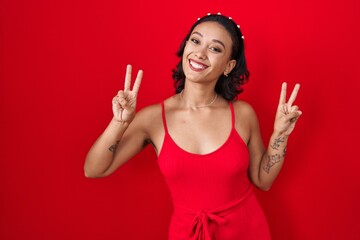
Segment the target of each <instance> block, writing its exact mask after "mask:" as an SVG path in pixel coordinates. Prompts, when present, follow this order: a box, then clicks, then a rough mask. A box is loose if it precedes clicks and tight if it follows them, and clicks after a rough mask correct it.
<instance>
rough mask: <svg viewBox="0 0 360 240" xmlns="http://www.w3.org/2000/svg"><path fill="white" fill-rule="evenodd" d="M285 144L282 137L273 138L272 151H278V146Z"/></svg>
mask: <svg viewBox="0 0 360 240" xmlns="http://www.w3.org/2000/svg"><path fill="white" fill-rule="evenodd" d="M283 142H285V139H284V138H282V137H278V138H275V140H274V142H273V144H272V145H271V148H272V149H276V150H279V147H280V144H281V143H283Z"/></svg>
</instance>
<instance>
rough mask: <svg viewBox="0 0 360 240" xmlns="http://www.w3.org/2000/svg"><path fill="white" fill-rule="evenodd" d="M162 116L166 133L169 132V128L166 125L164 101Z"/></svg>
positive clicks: (162, 103)
mask: <svg viewBox="0 0 360 240" xmlns="http://www.w3.org/2000/svg"><path fill="white" fill-rule="evenodd" d="M161 116H162V121H163V125H164V130H165V133H168V129H167V125H166V117H165V106H164V102H161Z"/></svg>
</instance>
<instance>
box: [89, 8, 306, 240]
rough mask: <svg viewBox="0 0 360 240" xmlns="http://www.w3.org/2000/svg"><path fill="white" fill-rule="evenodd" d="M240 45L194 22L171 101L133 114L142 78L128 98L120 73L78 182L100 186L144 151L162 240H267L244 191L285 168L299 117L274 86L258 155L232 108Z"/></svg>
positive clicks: (241, 64) (240, 104)
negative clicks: (159, 193) (164, 220)
mask: <svg viewBox="0 0 360 240" xmlns="http://www.w3.org/2000/svg"><path fill="white" fill-rule="evenodd" d="M243 41H244V39H243V35H242V33H241V31H240V28H239V27H238V25H236V23H235V22H234V21H233V20H232V19H231V18H228V17H225V16H223V15H220V14H209V15H207V16H204V17H203V18H200V19H199V20H198V21H197V22H196V23H195V24H194V25H193V26H192V28H191V29H190V31H189V33H188V35H187V36H186V37H185V39H184V41H183V42H182V43H181V45H180V49H179V51H178V56H179V57H180V58H181V60H180V62H179V63H178V65H177V66H176V68H175V69H174V70H173V78H174V79H175V81H176V94H175V95H174V96H172V97H170V98H168V99H166V100H164V101H163V102H161V103H159V104H155V105H152V106H148V107H146V108H143V109H142V110H141V111H139V112H138V113H136V114H135V109H136V99H137V95H138V90H139V88H140V84H141V80H142V76H143V72H142V71H141V70H140V71H139V72H138V74H137V77H136V80H135V83H134V86H133V89H131V88H130V85H131V74H132V71H131V66H130V65H128V66H127V71H126V78H125V87H124V90H121V91H119V92H118V94H117V95H116V96H115V97H114V98H113V102H112V107H113V113H114V116H113V118H112V120H111V122H110V123H109V125H108V127H107V128H106V129H105V131H104V132H103V134H102V135H101V136H100V137H99V138H98V139H97V141H96V142H95V143H94V145H93V146H92V147H91V149H90V151H89V153H88V155H87V158H86V161H85V165H84V170H85V175H86V176H87V177H92V178H96V177H105V176H108V175H109V174H111V173H113V172H114V171H115V170H116V169H117V168H119V167H120V166H121V165H122V164H124V163H125V162H126V161H128V160H129V159H131V158H132V157H133V156H134V155H135V154H137V153H138V152H139V151H141V150H142V149H143V148H144V146H146V145H147V144H151V145H152V146H153V147H154V149H155V151H156V153H157V155H158V163H159V166H160V169H161V171H162V173H163V174H164V176H165V179H166V181H167V184H168V186H169V188H170V191H171V195H172V198H173V202H174V213H173V216H172V219H171V223H170V228H169V239H171V240H180V239H181V240H184V239H196V240H200V239H206V240H210V239H212V240H214V239H221V240H230V239H232V240H235V239H236V240H238V239H270V233H269V229H268V225H267V222H266V219H265V217H264V214H263V212H262V210H261V207H260V205H259V203H258V201H257V199H256V197H255V195H254V193H253V186H255V187H257V188H259V189H262V190H268V189H269V188H270V186H271V185H272V183H273V181H274V180H275V178H276V176H277V175H278V173H279V171H280V169H281V166H282V164H283V162H284V157H285V153H286V145H287V140H288V138H289V135H290V134H291V132H292V131H293V129H294V126H295V123H296V121H297V120H298V118H299V116H300V115H301V111H299V109H298V107H297V106H294V105H293V103H294V101H295V99H296V96H297V93H298V90H299V85H298V84H297V85H296V86H295V88H294V90H293V92H292V94H291V96H290V98H289V100H288V101H287V102H286V83H283V85H282V89H281V94H280V100H279V105H278V108H277V112H276V116H275V123H274V131H273V134H272V136H271V138H270V141H269V142H270V144H269V146H268V147H267V148H265V147H264V145H263V141H262V139H261V135H260V130H259V125H258V120H257V117H256V114H255V112H254V110H253V108H252V107H251V106H250V105H249V104H248V103H246V102H244V101H239V100H235V98H236V96H237V95H238V94H239V93H241V92H242V88H241V86H242V85H243V84H244V83H245V82H246V81H247V80H248V77H249V72H248V70H247V67H246V61H245V53H244V42H243Z"/></svg>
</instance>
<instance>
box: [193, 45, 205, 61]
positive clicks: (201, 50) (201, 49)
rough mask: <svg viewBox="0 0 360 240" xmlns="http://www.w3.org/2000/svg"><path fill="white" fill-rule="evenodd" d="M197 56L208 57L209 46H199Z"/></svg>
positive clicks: (200, 57)
mask: <svg viewBox="0 0 360 240" xmlns="http://www.w3.org/2000/svg"><path fill="white" fill-rule="evenodd" d="M195 56H196V57H198V58H199V59H206V57H207V47H206V46H199V47H198V48H197V50H196V53H195Z"/></svg>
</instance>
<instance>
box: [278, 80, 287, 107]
mask: <svg viewBox="0 0 360 240" xmlns="http://www.w3.org/2000/svg"><path fill="white" fill-rule="evenodd" d="M286 86H287V84H286V82H283V84H282V85H281V93H280V100H279V105H281V104H284V103H285V101H286Z"/></svg>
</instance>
